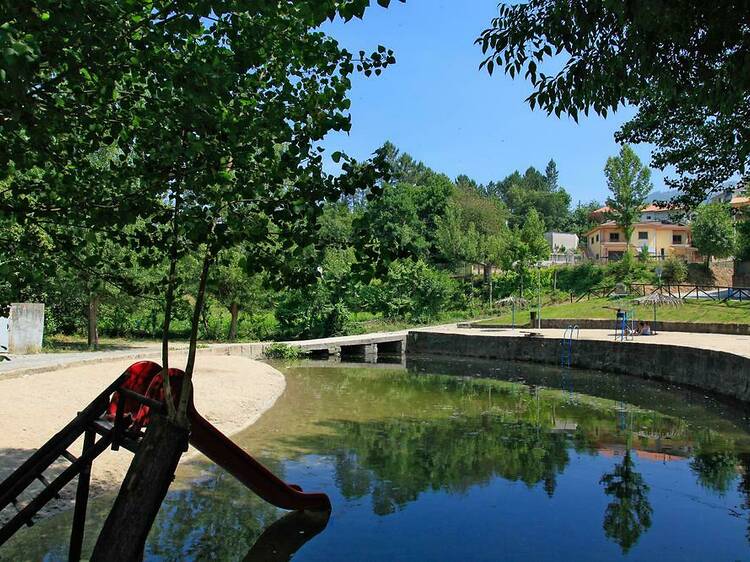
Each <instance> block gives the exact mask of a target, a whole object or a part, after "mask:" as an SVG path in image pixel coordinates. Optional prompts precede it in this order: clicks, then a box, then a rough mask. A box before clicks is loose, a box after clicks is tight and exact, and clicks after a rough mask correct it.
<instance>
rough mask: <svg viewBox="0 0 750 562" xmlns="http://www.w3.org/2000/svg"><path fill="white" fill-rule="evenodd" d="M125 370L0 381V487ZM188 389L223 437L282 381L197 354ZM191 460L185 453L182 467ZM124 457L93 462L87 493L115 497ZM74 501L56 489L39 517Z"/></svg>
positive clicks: (245, 421)
mask: <svg viewBox="0 0 750 562" xmlns="http://www.w3.org/2000/svg"><path fill="white" fill-rule="evenodd" d="M184 362H185V356H184V354H175V355H173V357H171V358H170V365H171V366H177V367H182V366H184ZM131 363H133V361H132V360H130V359H127V360H123V359H119V360H113V361H106V362H101V363H97V364H94V365H83V366H78V367H75V366H74V367H67V368H64V369H61V370H56V371H52V372H48V373H46V372H45V373H36V374H31V375H25V376H20V377H16V378H7V379H3V380H0V428H1V429H0V480H2V479H3V478H5V477H6V476H7V475H9V474H10V473H11V472H12V471H13V470H14V469H15V468H16V467H18V466H19V465H20V464H21V463H22V462H23V461H24V460H26V459H27V458H28V457H29V456H30V455H31V454H32V453H33V451H34V450H36V449H37V448H38V447H40V446H41V445H43V444H44V443H45V442H46V441H47V440H48V439H49V438H50V437H52V436H53V435H54V434H55V433H56V432H57V431H59V430H60V429H61V428H62V427H63V426H64V425H65V424H66V423H67V422H69V421H70V420H71V419H73V418H74V417H75V415H76V413H77V412H78V411H80V410H82V409H83V408H84V407H85V406H86V405H87V404H88V403H89V402H91V400H92V399H93V398H94V397H95V396H96V395H97V394H99V393H100V392H101V391H102V390H103V389H104V388H106V387H107V385H108V384H109V383H111V382H112V381H113V380H114V379H115V378H116V377H117V376H118V375H119V374H120V373H122V372H123V371H124V370H125V369H126V368H127V367H128V366H129V365H130V364H131ZM194 385H195V398H194V400H195V406H196V409H197V410H198V411H199V412H200V413H201V414H202V415H203V416H204V417H205V418H206V419H207V420H208V421H210V422H211V423H212V424H214V425H215V426H216V427H217V428H218V429H219V430H221V431H222V432H224V433H225V434H226V435H230V436H231V435H232V434H233V433H237V432H238V431H240V430H242V429H244V428H246V427H248V426H249V425H251V424H252V423H254V422H255V421H256V420H257V419H258V418H259V417H260V416H261V415H262V414H263V412H265V411H266V410H268V409H269V408H270V407H271V406H273V404H274V402H275V401H276V399H277V398H278V397H279V396H281V394H282V393H283V391H284V387H285V381H284V376H283V375H282V374H281V373H279V372H278V371H277V370H276V369H274V368H272V367H270V366H269V365H266V364H265V363H261V362H258V361H253V360H251V359H247V358H244V357H238V356H227V355H213V354H208V353H206V354H201V353H199V354H198V357H197V360H196V369H195V375H194ZM80 441H82V440H79V442H77V443H75V444H74V445H73V446H71V447H70V448H69V450H70V452H72V453H73V454H78V453H79V451H80V445H81V443H80ZM196 453H197V452H196V451H195V450H193V449H192V447H191V449H190V451H188V453H187V454H186V455H184V456H183V459H182V462H185V461H187V460H189V459H190V458H191V457H192V456H194V455H195V454H196ZM132 456H133V455H132V453H130V452H129V451H126V450H124V449H120V450H119V451H111V450H107V451H105V452H104V453H103V454H102V455H101V456H99V457H98V458H97V459H96V460H95V461H94V464H93V468H92V480H91V486H92V493H93V494H100V493H102V492H108V491H116V490H117V489H118V488H119V486H120V483H121V482H122V478H123V477H124V475H125V473H126V471H127V469H128V466H129V464H130V461H131V459H132ZM67 465H68V463H67V462H66V461H63V462H61V463H59V465H57V466H55V467H53V468H52V469H50V471H49V473H48V479H49V477H50V476H52V477H54V475H55V473H57V472H59V471H60V470H62V469H64V468H65V467H66V466H67ZM74 495H75V480H74V481H73V482H72V483H71V484H69V485H68V486H66V488H65V489H64V494H63V497H62V501H55V502H52V504H53V505H50V507H49V509H46V510H45V513H43V514H42V515H44V514H49V513H51V512H54V511H57V510H60V509H65V508H66V507H69V506H70V504H71V503H72V499H73V497H74ZM23 499H27V498H23V497H22V498H21V500H23ZM22 503H23V502H22ZM13 514H14V510H13V509H12V508H10V507H9V508H6V509H5V510H3V511H2V513H0V520H7V519H8V517H9V516H12V515H13Z"/></svg>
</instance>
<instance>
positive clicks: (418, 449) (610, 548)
mask: <svg viewBox="0 0 750 562" xmlns="http://www.w3.org/2000/svg"><path fill="white" fill-rule="evenodd" d="M278 367H279V368H280V369H281V370H282V371H283V372H284V374H285V376H286V378H287V390H286V392H285V393H284V395H283V396H282V397H281V398H280V399H279V401H278V402H277V403H276V405H275V406H274V407H273V408H272V409H271V410H270V411H269V412H268V413H266V414H265V415H264V416H263V417H262V418H261V420H260V421H259V422H258V423H256V424H255V425H254V426H253V427H251V428H250V429H248V430H247V431H245V432H243V433H242V434H240V435H237V436H235V440H236V441H237V442H238V443H239V444H240V445H242V446H243V447H245V448H246V449H248V450H249V451H251V452H252V453H253V454H255V455H256V456H257V457H259V458H260V459H261V460H262V461H263V462H265V463H266V464H267V465H268V466H269V467H270V468H272V469H273V470H274V471H276V472H277V473H278V474H280V475H282V476H283V477H284V478H285V479H286V480H287V481H290V482H294V483H297V484H299V485H301V486H302V487H303V488H304V489H306V490H310V491H325V492H326V493H328V494H329V495H330V497H331V500H332V502H333V506H334V510H333V513H332V514H331V516H330V519H328V518H327V517H324V516H307V515H305V514H291V515H286V516H285V513H284V512H283V511H281V510H278V509H276V508H273V507H271V506H269V505H267V504H265V503H263V502H262V501H260V500H258V499H257V498H256V497H254V496H253V495H252V494H251V493H250V492H248V491H247V490H246V489H244V488H243V487H241V486H240V485H239V484H238V483H237V482H236V481H235V480H234V479H233V478H232V477H231V476H229V475H227V474H226V473H224V472H223V471H222V470H220V469H217V468H216V467H215V466H213V465H212V464H210V463H207V462H204V461H201V460H200V459H197V460H195V461H193V462H191V463H189V464H188V465H187V466H184V467H183V468H181V469H180V471H179V473H178V478H177V481H176V483H175V485H174V486H173V488H172V491H171V492H170V494H169V496H168V498H167V501H166V503H165V504H164V506H163V508H162V510H161V513H160V515H159V518H158V520H157V523H156V525H155V527H154V529H153V531H152V533H151V536H150V539H149V543H148V549H147V553H146V554H147V556H146V558H147V559H148V560H222V561H223V560H243V559H244V560H254V561H264V562H265V561H280V560H291V559H294V560H295V561H338V560H341V561H360V560H361V561H381V560H382V561H388V562H397V561H422V560H429V561H432V560H435V561H453V560H455V561H474V560H476V561H483V560H575V561H582V560H617V559H624V560H658V561H660V562H665V561H668V560H750V542H749V541H750V523H749V521H750V421H749V420H748V419H747V418H746V417H745V416H746V415H747V414H746V413H744V412H743V411H742V410H741V409H740V408H739V407H735V406H732V405H727V404H725V403H722V402H718V401H716V400H715V399H712V398H709V397H705V396H704V395H703V394H702V393H698V392H695V391H689V390H685V389H679V388H674V387H672V388H670V387H668V386H666V385H661V384H656V383H650V382H645V381H641V380H638V379H632V378H628V377H618V376H611V375H606V374H602V373H592V372H586V371H561V370H560V369H555V368H550V367H540V366H535V365H529V364H515V363H499V362H496V361H495V362H479V361H472V362H467V361H441V360H435V359H418V360H409V363H408V364H407V366H406V367H403V366H400V365H351V364H336V363H326V362H317V363H316V362H309V363H297V364H291V365H278ZM110 503H111V498H101V499H99V500H97V501H95V502H93V505H92V506H91V511H90V516H89V522H88V526H87V539H88V540H87V542H88V548H90V547H91V546H92V541H93V539H94V538H95V536H96V533H97V531H98V529H99V526H100V525H101V522H102V520H103V517H104V516H105V514H106V511H107V509H108V507H109V505H110ZM70 519H71V514H70V513H69V512H68V513H63V514H61V515H58V516H55V517H50V518H48V519H46V520H43V521H41V522H39V523H37V525H35V526H34V527H33V528H32V529H28V530H24V531H22V532H20V533H19V534H18V535H17V537H16V538H15V539H14V540H13V541H12V542H11V543H9V544H8V545H6V546H5V547H4V548H3V549H1V550H0V559H3V560H6V559H7V560H50V561H51V560H64V559H65V557H66V554H67V534H68V532H69V531H68V530H69V525H70Z"/></svg>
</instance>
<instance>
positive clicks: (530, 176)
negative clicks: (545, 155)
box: [485, 166, 570, 231]
mask: <svg viewBox="0 0 750 562" xmlns="http://www.w3.org/2000/svg"><path fill="white" fill-rule="evenodd" d="M548 168H550V169H549V170H548V172H550V174H551V175H550V177H548V176H547V175H546V174H542V173H541V172H540V171H539V170H537V169H536V168H534V167H530V168H529V169H527V170H526V172H524V174H523V175H522V174H521V173H520V172H517V171H516V172H513V173H512V174H510V175H509V176H507V177H505V178H504V179H502V180H500V181H499V182H490V183H489V184H487V186H485V191H486V192H487V193H489V194H490V195H494V196H496V197H498V198H499V199H500V200H502V201H503V203H504V204H505V205H506V206H507V208H508V210H509V217H508V224H509V226H511V227H516V226H521V224H522V223H523V220H524V217H525V216H526V215H527V213H528V212H529V210H531V209H535V210H536V211H537V212H538V213H539V214H540V215H541V217H542V218H543V219H544V222H545V224H546V226H547V228H549V229H551V230H558V231H564V230H565V229H566V228H567V227H568V223H569V214H570V195H569V194H568V192H567V191H565V189H563V188H562V187H560V186H559V184H558V183H557V182H558V180H557V176H556V168H557V167H556V166H552V167H551V166H548Z"/></svg>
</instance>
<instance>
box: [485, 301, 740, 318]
mask: <svg viewBox="0 0 750 562" xmlns="http://www.w3.org/2000/svg"><path fill="white" fill-rule="evenodd" d="M613 306H614V307H617V306H622V307H623V308H630V305H629V302H628V301H624V300H614V299H606V298H592V299H591V300H582V301H581V302H577V303H562V304H557V305H552V306H543V307H542V318H572V319H577V318H612V319H613V318H614V315H615V312H614V311H613V310H611V309H608V308H605V307H613ZM635 314H636V318H638V319H643V320H652V319H653V315H654V311H653V307H652V306H639V307H636V308H635ZM656 317H657V320H665V321H669V320H671V321H675V322H722V323H739V324H748V323H750V302H745V301H743V302H737V301H731V302H726V303H720V302H717V301H711V300H704V299H701V300H688V301H686V302H685V304H683V305H681V306H659V307H657V309H656ZM528 321H529V311H528V310H524V311H516V323H517V324H524V323H527V322H528ZM510 322H511V311H510V310H507V311H506V312H505V313H503V314H502V315H501V316H499V317H497V318H493V319H491V320H485V321H483V322H482V324H485V325H493V324H509V323H510Z"/></svg>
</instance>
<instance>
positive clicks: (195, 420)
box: [189, 404, 331, 511]
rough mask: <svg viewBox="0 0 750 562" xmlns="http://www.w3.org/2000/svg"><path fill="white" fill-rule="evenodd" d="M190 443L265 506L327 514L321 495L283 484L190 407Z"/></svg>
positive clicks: (328, 503) (326, 502)
mask: <svg viewBox="0 0 750 562" xmlns="http://www.w3.org/2000/svg"><path fill="white" fill-rule="evenodd" d="M189 416H190V429H191V433H190V443H191V444H192V445H193V446H194V447H195V448H196V449H198V450H199V451H200V452H201V453H203V454H204V455H206V456H207V457H208V458H209V459H211V460H212V461H213V462H215V463H216V464H218V465H219V466H221V467H222V468H223V469H225V470H226V471H227V472H229V473H230V474H231V475H232V476H234V477H235V478H237V480H239V481H240V482H242V483H243V484H244V485H245V486H247V487H248V488H250V489H251V490H252V491H253V492H255V493H256V494H258V495H259V496H260V497H261V498H263V499H264V500H265V501H267V502H268V503H271V504H273V505H275V506H276V507H280V508H282V509H291V510H301V509H309V510H315V511H330V510H331V501H330V500H329V499H328V496H327V495H325V494H322V493H304V492H303V491H302V490H301V489H300V487H299V486H295V485H294V484H287V483H286V482H284V481H283V480H281V479H280V478H278V477H277V476H276V475H275V474H273V473H272V472H271V471H270V470H268V469H267V468H266V467H265V466H263V465H262V464H260V463H259V462H258V461H256V460H255V459H254V458H253V457H251V456H250V455H248V454H247V453H246V452H245V451H243V450H242V449H241V448H240V447H238V446H237V445H235V444H234V443H233V442H232V441H231V440H230V439H229V438H228V437H227V436H226V435H224V434H223V433H222V432H221V431H219V430H218V429H216V428H215V427H214V426H213V425H211V424H210V423H209V422H208V421H206V419H205V418H203V416H201V415H200V414H199V413H198V412H197V411H196V409H195V408H194V407H192V404H191V407H190V413H189Z"/></svg>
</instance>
